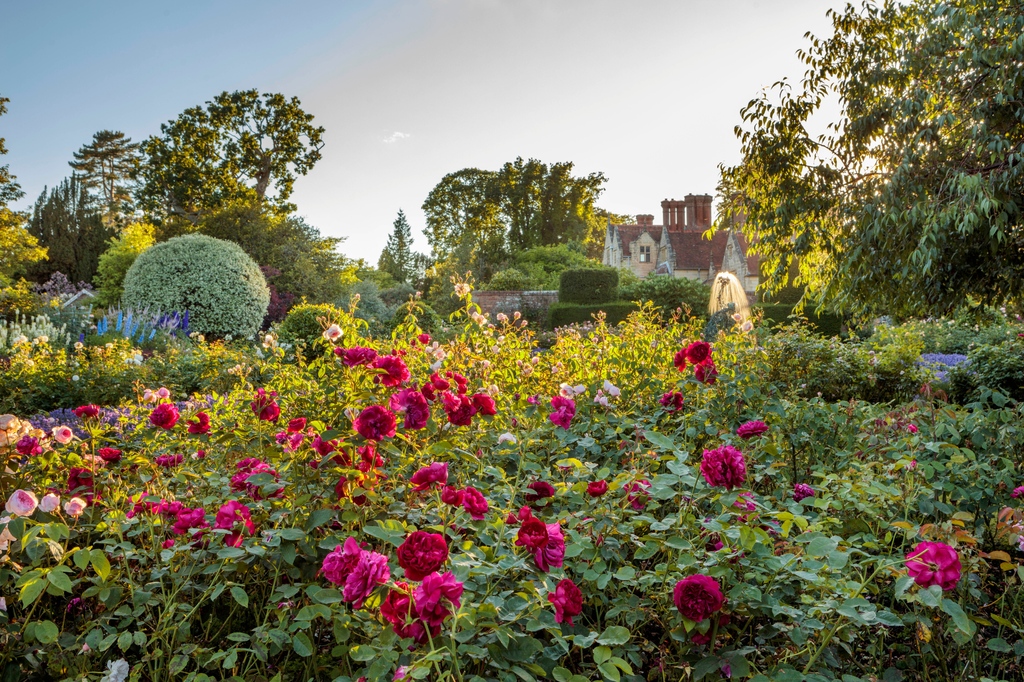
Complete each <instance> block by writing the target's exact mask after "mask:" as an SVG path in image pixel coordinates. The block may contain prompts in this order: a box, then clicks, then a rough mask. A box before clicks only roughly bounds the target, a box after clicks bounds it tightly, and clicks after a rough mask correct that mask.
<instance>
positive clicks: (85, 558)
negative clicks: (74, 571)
mask: <svg viewBox="0 0 1024 682" xmlns="http://www.w3.org/2000/svg"><path fill="white" fill-rule="evenodd" d="M71 560H72V561H74V562H75V566H78V568H79V569H80V570H83V571H84V570H85V569H87V568H89V550H86V549H80V550H78V551H77V552H75V553H74V555H72V557H71Z"/></svg>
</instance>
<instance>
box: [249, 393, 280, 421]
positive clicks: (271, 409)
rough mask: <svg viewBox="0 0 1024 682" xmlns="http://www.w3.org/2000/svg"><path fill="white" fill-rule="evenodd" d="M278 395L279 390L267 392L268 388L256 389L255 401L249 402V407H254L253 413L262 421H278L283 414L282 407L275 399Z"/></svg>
mask: <svg viewBox="0 0 1024 682" xmlns="http://www.w3.org/2000/svg"><path fill="white" fill-rule="evenodd" d="M276 397H277V391H271V392H270V393H267V392H266V390H264V389H262V388H258V389H256V395H255V396H254V397H253V401H252V402H251V403H249V407H251V408H252V412H253V414H255V415H256V416H257V417H258V418H259V419H260V420H261V421H265V422H276V421H277V418H278V417H280V416H281V408H280V407H279V406H278V404H277V401H275V400H274V398H276Z"/></svg>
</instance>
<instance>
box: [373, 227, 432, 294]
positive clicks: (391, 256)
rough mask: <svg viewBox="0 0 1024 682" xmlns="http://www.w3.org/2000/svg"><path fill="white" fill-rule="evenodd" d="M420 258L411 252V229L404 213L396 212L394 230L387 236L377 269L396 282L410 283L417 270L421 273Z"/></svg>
mask: <svg viewBox="0 0 1024 682" xmlns="http://www.w3.org/2000/svg"><path fill="white" fill-rule="evenodd" d="M422 258H423V257H422V256H421V255H420V254H418V253H416V252H415V251H413V250H412V228H411V227H409V221H408V220H406V218H405V212H404V211H402V210H399V211H398V217H397V218H395V222H394V229H393V230H392V232H391V234H390V235H389V236H388V242H387V244H386V245H385V246H384V250H383V251H381V254H380V259H379V260H378V261H377V269H378V270H380V271H381V272H386V273H388V274H389V275H391V277H392V278H394V280H395V281H396V282H407V283H408V282H412V281H413V280H414V279H415V277H416V274H417V270H420V271H422V268H421V267H418V266H420V264H421V263H422Z"/></svg>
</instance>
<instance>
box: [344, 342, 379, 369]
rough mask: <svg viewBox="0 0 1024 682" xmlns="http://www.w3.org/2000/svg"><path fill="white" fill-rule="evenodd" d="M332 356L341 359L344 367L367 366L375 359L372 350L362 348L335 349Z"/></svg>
mask: <svg viewBox="0 0 1024 682" xmlns="http://www.w3.org/2000/svg"><path fill="white" fill-rule="evenodd" d="M334 354H335V355H337V356H338V357H339V358H341V362H342V364H343V365H345V366H346V367H355V366H356V365H368V364H370V363H371V362H373V361H374V360H376V359H377V351H375V350H374V349H372V348H363V347H362V346H355V347H353V348H335V349H334Z"/></svg>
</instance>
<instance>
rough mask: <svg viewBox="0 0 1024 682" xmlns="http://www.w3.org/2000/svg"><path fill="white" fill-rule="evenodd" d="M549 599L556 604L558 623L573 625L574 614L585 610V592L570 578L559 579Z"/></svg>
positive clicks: (556, 620) (576, 614) (556, 619)
mask: <svg viewBox="0 0 1024 682" xmlns="http://www.w3.org/2000/svg"><path fill="white" fill-rule="evenodd" d="M548 601H549V602H551V603H552V604H554V606H555V622H556V623H568V624H569V627H572V626H573V622H572V618H573V616H578V615H580V613H582V612H583V593H582V592H580V588H578V587H576V583H574V582H573V581H571V580H569V579H568V578H563V579H562V580H559V581H558V585H557V586H556V587H555V591H554V592H549V593H548Z"/></svg>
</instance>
